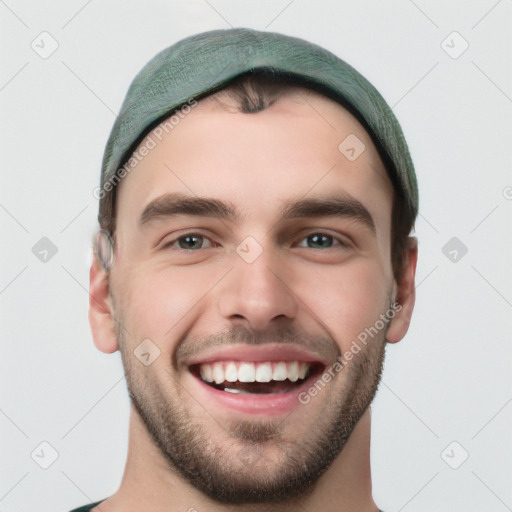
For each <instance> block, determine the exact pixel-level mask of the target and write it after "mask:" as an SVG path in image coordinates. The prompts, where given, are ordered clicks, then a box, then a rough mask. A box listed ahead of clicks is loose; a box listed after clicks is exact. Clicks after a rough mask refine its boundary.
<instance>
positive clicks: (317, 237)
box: [299, 233, 348, 249]
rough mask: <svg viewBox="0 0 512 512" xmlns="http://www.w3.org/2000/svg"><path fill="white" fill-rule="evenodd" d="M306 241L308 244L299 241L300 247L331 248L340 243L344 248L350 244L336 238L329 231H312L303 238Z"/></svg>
mask: <svg viewBox="0 0 512 512" xmlns="http://www.w3.org/2000/svg"><path fill="white" fill-rule="evenodd" d="M304 240H305V241H306V245H304V244H303V243H299V247H307V248H309V249H330V248H331V247H333V246H335V245H338V246H340V247H342V248H345V247H347V246H348V244H346V243H344V242H342V241H341V240H339V239H337V238H335V237H334V236H332V235H328V234H327V233H312V234H310V235H308V236H306V237H304V238H303V239H302V241H304Z"/></svg>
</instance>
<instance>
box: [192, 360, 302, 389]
mask: <svg viewBox="0 0 512 512" xmlns="http://www.w3.org/2000/svg"><path fill="white" fill-rule="evenodd" d="M310 366H311V365H310V364H309V363H303V362H298V361H290V362H285V361H280V362H277V363H276V362H262V363H250V362H240V361H223V362H217V363H208V364H206V363H205V364H202V365H201V366H200V367H199V372H200V374H201V377H202V379H203V380H205V381H206V382H215V384H221V383H222V382H224V381H227V382H236V381H239V382H270V381H271V380H286V379H288V380H290V381H292V382H296V381H297V380H298V379H303V378H304V377H305V376H306V374H307V372H308V370H309V368H310Z"/></svg>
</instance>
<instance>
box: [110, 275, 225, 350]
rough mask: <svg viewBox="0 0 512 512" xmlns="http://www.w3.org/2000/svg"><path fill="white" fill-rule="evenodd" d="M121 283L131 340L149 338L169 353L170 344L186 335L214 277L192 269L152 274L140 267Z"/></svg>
mask: <svg viewBox="0 0 512 512" xmlns="http://www.w3.org/2000/svg"><path fill="white" fill-rule="evenodd" d="M217 279H218V278H217ZM120 280H121V279H120ZM122 281H123V285H122V286H121V287H120V288H119V290H120V293H121V294H122V297H123V298H124V304H123V317H124V320H125V322H126V323H127V329H128V332H129V333H130V335H131V337H136V338H137V339H141V340H142V339H145V338H149V339H151V340H152V341H154V342H155V343H156V344H157V345H158V346H159V347H160V349H161V350H162V351H168V350H172V348H173V347H168V346H167V345H168V343H169V340H170V339H173V340H176V339H179V338H181V337H182V336H183V335H184V334H185V333H186V330H187V329H188V328H189V325H190V319H191V318H193V316H194V311H195V310H196V308H199V307H200V303H201V299H202V298H203V297H204V295H205V294H206V292H207V291H208V290H209V289H210V288H211V286H212V285H213V284H214V283H215V276H212V274H211V273H205V272H201V271H198V270H197V269H195V268H194V267H193V266H188V267H183V268H172V269H171V268H167V269H155V268H152V269H151V270H150V269H148V268H144V267H143V266H140V265H138V266H137V270H135V271H133V272H129V273H128V272H127V273H125V274H124V276H123V278H122ZM118 293H119V292H118Z"/></svg>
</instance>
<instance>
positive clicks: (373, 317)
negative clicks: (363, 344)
mask: <svg viewBox="0 0 512 512" xmlns="http://www.w3.org/2000/svg"><path fill="white" fill-rule="evenodd" d="M303 276H304V277H303V278H301V281H300V282H297V283H296V285H297V286H296V289H297V294H298V296H299V297H300V298H301V300H302V301H303V302H304V303H305V304H306V305H307V309H306V314H310V315H312V314H314V316H315V317H316V321H317V322H321V323H322V324H323V327H324V328H327V329H328V330H329V332H330V333H331V335H332V336H333V337H334V338H335V340H336V341H337V342H338V345H339V346H340V349H342V350H345V349H347V348H348V347H349V346H350V344H351V342H352V341H353V340H354V339H356V338H357V336H358V335H359V334H360V333H361V332H363V331H364V330H365V329H366V328H369V327H371V326H373V325H375V322H376V321H377V320H378V319H379V315H380V314H381V313H383V312H385V310H386V309H387V307H388V306H389V304H388V300H389V290H390V284H389V282H388V280H387V279H386V278H385V275H384V274H383V271H382V269H381V268H380V267H379V266H378V265H376V264H375V262H369V261H365V260H359V261H357V262H354V263H351V264H350V265H344V266H340V267H338V268H330V269H326V268H324V269H323V270H320V269H319V270H316V271H313V272H303ZM308 310H309V311H311V312H312V313H307V311H308Z"/></svg>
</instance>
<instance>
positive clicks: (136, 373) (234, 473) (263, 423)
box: [116, 319, 388, 506]
mask: <svg viewBox="0 0 512 512" xmlns="http://www.w3.org/2000/svg"><path fill="white" fill-rule="evenodd" d="M120 320H121V319H120ZM121 325H123V321H122V320H121V321H120V322H119V323H118V324H117V325H116V331H117V336H118V341H119V347H120V350H121V356H122V361H123V367H124V371H125V377H126V381H127V387H128V394H129V397H130V401H131V403H132V405H133V407H134V408H135V410H136V412H137V413H138V415H139V416H140V418H141V419H142V421H143V423H144V425H145V426H146V428H147V431H148V432H149V434H150V437H151V439H152V440H153V442H154V444H155V445H156V446H157V447H158V449H159V450H160V452H161V454H162V455H163V457H164V459H165V461H166V462H167V464H168V466H169V468H170V470H171V471H172V472H173V473H176V474H178V475H179V476H180V477H181V478H182V479H183V480H184V481H185V482H188V483H189V484H191V485H192V486H194V487H195V488H196V489H198V490H199V491H201V492H202V493H203V494H205V495H206V496H208V497H209V498H211V499H212V500H214V501H216V502H218V503H222V504H232V505H240V504H246V505H249V504H254V505H255V506H256V505H257V504H261V506H264V504H266V505H271V504H274V503H275V504H277V503H284V502H289V503H293V502H297V503H298V502H300V500H302V499H303V498H305V497H306V496H307V495H308V494H310V493H311V492H312V491H313V489H314V487H315V484H316V483H317V481H318V480H319V478H320V477H321V475H322V474H323V473H324V472H325V471H326V470H327V469H328V468H329V466H330V465H331V463H332V462H333V461H334V460H335V459H336V457H337V456H338V455H339V454H340V453H341V451H342V449H343V447H344V446H345V444H346V443H347V441H348V439H349V437H350V434H351V433H352V431H353V430H354V428H355V426H356V424H357V422H358V421H359V420H360V419H361V417H362V415H363V414H364V412H365V411H366V409H367V408H368V407H369V405H370V404H371V402H372V400H373V398H374V396H375V393H376V391H377V388H378V385H379V382H380V379H381V375H382V370H383V365H384V356H385V335H386V332H387V328H388V325H386V327H385V329H383V330H382V331H381V332H379V333H378V334H377V335H375V337H374V338H372V340H371V341H370V342H369V343H368V344H366V345H365V346H364V347H363V348H362V349H361V350H360V352H358V353H357V354H355V355H354V357H353V358H352V360H351V361H350V363H347V364H344V366H343V369H342V371H341V372H340V373H339V374H337V375H336V376H335V378H333V379H332V381H331V382H330V383H329V384H328V387H329V389H328V390H327V389H323V390H321V391H320V392H319V394H318V396H317V397H315V398H314V399H313V401H314V402H315V403H317V402H316V401H317V400H320V401H321V403H320V409H317V410H318V414H317V417H316V421H315V422H314V423H313V424H312V427H314V428H310V429H309V430H308V431H307V432H305V434H304V435H303V436H302V438H300V439H293V438H292V437H291V435H293V432H292V431H293V424H292V425H291V427H292V428H290V425H288V426H287V425H286V419H287V418H284V419H283V418H278V419H275V418H266V419H253V420H250V421H236V422H235V421H233V422H229V423H227V424H220V422H219V421H217V420H216V418H215V417H214V415H212V414H211V412H209V411H208V410H207V409H206V408H205V407H203V409H204V415H202V416H203V417H201V418H197V417H196V418H194V417H192V416H191V414H190V411H189V409H188V408H187V407H186V403H187V401H188V402H192V401H194V397H193V396H192V395H191V394H190V393H189V392H188V391H187V390H186V389H185V388H184V387H183V385H182V384H181V382H180V380H179V378H178V376H179V369H180V365H179V364H178V362H179V360H180V357H179V354H180V351H181V354H182V356H183V357H182V359H184V360H186V357H185V356H186V355H187V356H188V355H189V354H190V353H196V352H198V351H199V352H200V350H201V346H204V347H206V346H208V347H211V346H213V345H214V344H218V345H226V344H234V343H242V342H243V343H246V344H257V343H264V341H263V340H265V339H266V340H268V339H272V340H273V341H274V340H276V341H279V340H283V342H287V343H290V342H294V343H298V344H299V345H303V346H308V345H309V346H311V347H313V346H317V347H318V346H323V347H327V346H329V347H330V352H329V353H330V354H332V353H333V351H336V353H338V354H339V349H338V348H337V345H336V343H335V342H334V340H332V339H330V338H329V339H328V340H326V339H325V338H319V337H316V339H315V338H314V337H313V338H312V337H311V336H308V338H307V339H306V338H305V336H304V334H303V333H301V332H298V331H295V330H292V329H290V328H289V327H288V328H285V329H279V330H278V331H275V332H273V333H272V335H270V334H269V333H268V332H266V333H265V334H264V335H263V334H261V335H260V334H258V335H255V334H253V333H249V332H248V331H247V330H246V329H240V328H239V327H237V328H233V329H231V330H229V331H227V332H223V333H219V334H218V335H215V336H210V337H207V338H203V339H202V340H201V342H200V343H197V342H192V341H189V340H183V341H182V343H181V344H180V345H179V346H178V348H177V352H176V356H177V357H176V360H175V361H173V363H170V364H169V365H168V367H167V368H164V371H165V372H166V373H167V376H168V377H169V378H168V379H167V380H166V381H165V385H163V384H162V382H163V381H162V380H160V381H158V380H157V379H156V378H154V377H155V375H153V374H152V373H151V371H150V368H151V367H147V368H145V367H143V366H142V365H141V364H140V362H139V361H134V359H135V358H134V357H133V353H132V351H133V347H131V348H130V349H128V347H127V343H126V341H127V340H126V339H125V336H124V332H123V329H122V328H121ZM324 352H325V351H324ZM338 360H339V358H338ZM182 368H184V366H183V367H182ZM183 371H186V370H183ZM325 371H327V368H326V369H325ZM319 379H320V378H318V379H314V380H315V381H318V380H319ZM310 385H312V382H311V381H310ZM301 407H309V405H301ZM216 427H219V428H220V429H223V430H224V431H223V432H222V435H223V436H225V437H226V438H227V440H225V441H224V440H223V441H218V442H215V440H214V439H212V436H211V434H210V435H209V430H211V429H212V428H216Z"/></svg>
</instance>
